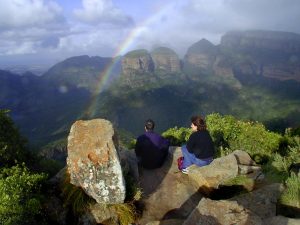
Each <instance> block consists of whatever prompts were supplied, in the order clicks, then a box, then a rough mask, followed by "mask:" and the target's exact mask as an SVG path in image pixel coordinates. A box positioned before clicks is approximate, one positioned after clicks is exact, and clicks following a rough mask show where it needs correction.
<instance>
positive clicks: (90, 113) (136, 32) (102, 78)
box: [84, 5, 170, 118]
mask: <svg viewBox="0 0 300 225" xmlns="http://www.w3.org/2000/svg"><path fill="white" fill-rule="evenodd" d="M169 8H170V5H165V6H163V7H160V8H159V9H158V10H157V12H156V13H155V14H154V15H153V16H150V17H149V18H147V19H146V20H144V21H143V22H141V23H140V24H139V25H138V26H135V27H134V28H133V29H132V30H131V31H130V32H129V34H128V35H127V37H126V38H125V39H124V40H123V42H121V44H120V45H119V47H118V48H117V50H116V51H115V52H114V54H113V60H112V62H111V63H109V64H108V65H107V66H106V68H105V69H104V70H103V71H102V72H101V73H100V74H99V76H98V78H99V79H98V81H97V85H96V89H95V91H94V92H93V94H92V97H91V99H90V102H89V104H88V107H87V109H86V110H85V112H84V117H87V118H92V117H94V116H95V113H96V112H95V110H96V104H97V99H98V96H99V94H100V93H101V92H102V91H103V88H104V87H105V86H106V84H107V82H108V81H109V77H110V75H111V74H112V70H113V68H114V66H115V65H116V63H117V61H118V60H117V59H116V57H117V56H120V55H122V54H124V53H125V52H126V51H127V50H128V49H129V47H130V46H131V45H132V44H133V42H134V41H135V40H136V39H137V38H138V37H139V36H140V34H141V33H142V32H143V30H144V29H143V28H144V27H146V26H149V25H151V23H153V22H155V21H156V20H157V19H159V18H160V17H161V16H162V15H163V13H164V12H165V11H167V10H168V9H169Z"/></svg>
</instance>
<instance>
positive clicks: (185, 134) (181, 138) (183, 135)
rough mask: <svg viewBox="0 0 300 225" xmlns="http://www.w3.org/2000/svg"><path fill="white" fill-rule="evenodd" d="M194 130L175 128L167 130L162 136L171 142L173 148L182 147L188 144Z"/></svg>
mask: <svg viewBox="0 0 300 225" xmlns="http://www.w3.org/2000/svg"><path fill="white" fill-rule="evenodd" d="M191 133H192V130H191V129H189V128H184V127H180V128H177V127H174V128H170V129H168V130H166V131H165V132H163V133H162V136H163V137H165V138H167V139H168V140H170V144H171V145H173V146H181V145H182V144H183V143H185V142H187V140H188V139H189V137H190V135H191Z"/></svg>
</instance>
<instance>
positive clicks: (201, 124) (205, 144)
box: [181, 116, 214, 173]
mask: <svg viewBox="0 0 300 225" xmlns="http://www.w3.org/2000/svg"><path fill="white" fill-rule="evenodd" d="M191 122H192V123H191V128H192V130H193V133H192V134H191V136H190V138H189V140H188V142H187V144H186V146H182V148H181V151H182V155H183V157H184V159H183V165H182V168H183V169H182V170H181V171H182V172H183V173H188V169H187V168H188V167H189V166H191V165H192V164H195V165H197V166H200V167H201V166H206V165H208V164H210V163H211V162H212V161H213V156H214V144H213V141H212V138H211V136H210V134H209V132H208V131H207V129H206V124H205V121H204V119H203V118H202V117H201V116H193V117H192V118H191Z"/></svg>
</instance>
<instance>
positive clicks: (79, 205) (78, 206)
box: [62, 172, 96, 215]
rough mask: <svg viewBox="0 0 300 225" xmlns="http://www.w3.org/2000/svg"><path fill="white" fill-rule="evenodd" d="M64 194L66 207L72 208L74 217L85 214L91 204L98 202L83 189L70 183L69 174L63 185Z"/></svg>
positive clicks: (66, 175) (66, 174)
mask: <svg viewBox="0 0 300 225" xmlns="http://www.w3.org/2000/svg"><path fill="white" fill-rule="evenodd" d="M62 194H63V196H64V206H65V207H68V206H70V207H71V208H72V210H73V213H74V215H78V214H82V213H84V212H85V211H86V209H87V208H88V207H89V205H90V204H92V203H95V202H96V201H95V200H94V199H93V198H91V197H90V196H88V195H87V194H86V193H85V192H84V190H83V189H82V188H80V187H77V186H75V185H73V184H71V183H70V175H69V174H68V173H67V172H66V173H65V178H64V182H63V184H62Z"/></svg>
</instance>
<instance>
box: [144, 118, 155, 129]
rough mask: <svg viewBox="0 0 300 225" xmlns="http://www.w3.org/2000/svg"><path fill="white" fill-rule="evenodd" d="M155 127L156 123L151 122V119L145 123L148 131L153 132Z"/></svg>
mask: <svg viewBox="0 0 300 225" xmlns="http://www.w3.org/2000/svg"><path fill="white" fill-rule="evenodd" d="M154 126H155V123H154V121H153V120H151V119H148V120H146V122H145V128H146V130H153V129H154Z"/></svg>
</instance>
